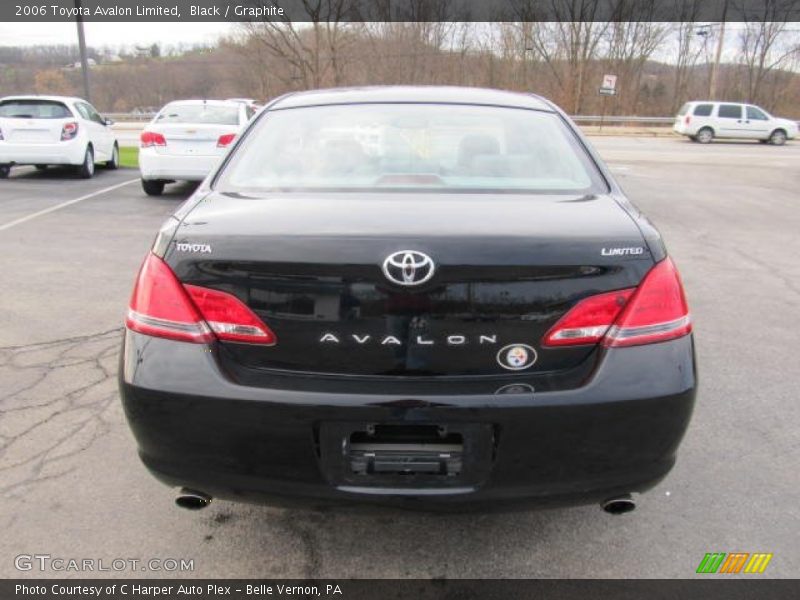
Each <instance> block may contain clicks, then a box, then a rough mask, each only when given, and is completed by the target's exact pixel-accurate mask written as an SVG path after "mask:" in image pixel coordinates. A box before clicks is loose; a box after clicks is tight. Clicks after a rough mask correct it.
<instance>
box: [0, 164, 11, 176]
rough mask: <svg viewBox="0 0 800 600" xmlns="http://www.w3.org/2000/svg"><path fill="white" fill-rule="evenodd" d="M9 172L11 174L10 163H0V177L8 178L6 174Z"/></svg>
mask: <svg viewBox="0 0 800 600" xmlns="http://www.w3.org/2000/svg"><path fill="white" fill-rule="evenodd" d="M10 174H11V166H10V165H0V179H8V176H9V175H10Z"/></svg>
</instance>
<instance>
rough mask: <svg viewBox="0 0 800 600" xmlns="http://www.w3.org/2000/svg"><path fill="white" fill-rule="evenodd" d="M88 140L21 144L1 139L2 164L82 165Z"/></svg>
mask: <svg viewBox="0 0 800 600" xmlns="http://www.w3.org/2000/svg"><path fill="white" fill-rule="evenodd" d="M85 153H86V142H85V141H83V140H81V139H80V138H79V139H75V140H71V141H69V142H58V143H53V144H19V143H16V142H5V141H0V164H15V165H80V164H82V163H83V159H84V156H85Z"/></svg>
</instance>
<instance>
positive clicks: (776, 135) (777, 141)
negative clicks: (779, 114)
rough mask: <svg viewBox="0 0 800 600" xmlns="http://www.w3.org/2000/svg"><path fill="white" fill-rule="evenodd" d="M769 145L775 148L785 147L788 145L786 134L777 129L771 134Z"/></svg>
mask: <svg viewBox="0 0 800 600" xmlns="http://www.w3.org/2000/svg"><path fill="white" fill-rule="evenodd" d="M769 143H770V144H772V145H773V146H783V145H784V144H785V143H786V132H785V131H784V130H783V129H776V130H775V131H773V132H772V134H770V136H769Z"/></svg>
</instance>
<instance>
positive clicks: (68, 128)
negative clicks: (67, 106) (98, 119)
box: [61, 121, 78, 142]
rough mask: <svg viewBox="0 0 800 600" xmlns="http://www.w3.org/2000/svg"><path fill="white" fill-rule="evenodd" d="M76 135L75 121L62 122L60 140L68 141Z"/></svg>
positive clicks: (76, 125)
mask: <svg viewBox="0 0 800 600" xmlns="http://www.w3.org/2000/svg"><path fill="white" fill-rule="evenodd" d="M76 135H78V124H77V123H76V122H75V121H71V122H69V123H64V126H63V127H62V128H61V141H62V142H68V141H69V140H74V139H75V136H76Z"/></svg>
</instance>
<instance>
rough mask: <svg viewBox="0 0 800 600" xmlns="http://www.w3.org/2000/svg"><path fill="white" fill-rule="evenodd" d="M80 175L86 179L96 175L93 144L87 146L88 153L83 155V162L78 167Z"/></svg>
mask: <svg viewBox="0 0 800 600" xmlns="http://www.w3.org/2000/svg"><path fill="white" fill-rule="evenodd" d="M78 175H79V176H80V177H83V178H84V179H91V178H92V177H94V150H93V149H92V147H91V146H87V147H86V154H85V155H84V156H83V164H82V165H81V166H80V167H78Z"/></svg>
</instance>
